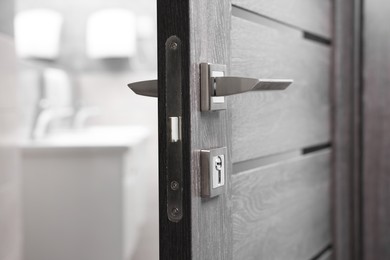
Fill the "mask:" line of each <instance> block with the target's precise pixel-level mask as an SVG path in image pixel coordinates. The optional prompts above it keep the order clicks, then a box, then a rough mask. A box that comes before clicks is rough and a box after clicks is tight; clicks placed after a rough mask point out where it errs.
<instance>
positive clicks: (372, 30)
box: [363, 0, 390, 260]
mask: <svg viewBox="0 0 390 260" xmlns="http://www.w3.org/2000/svg"><path fill="white" fill-rule="evenodd" d="M389 16H390V2H389V1H385V0H372V1H365V2H364V17H365V19H364V34H363V35H364V54H363V55H364V110H363V116H364V126H363V147H364V155H363V160H364V161H363V180H364V182H363V183H364V184H363V185H364V186H363V192H364V194H363V221H364V222H363V227H364V229H363V241H364V248H363V252H364V259H369V260H381V259H390V203H389V202H390V160H389V158H390V109H389V104H390V88H389V85H390V74H389V72H390V55H389V53H390V27H389V25H388V24H389Z"/></svg>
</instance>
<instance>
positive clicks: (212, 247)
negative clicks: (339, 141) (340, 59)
mask: <svg viewBox="0 0 390 260" xmlns="http://www.w3.org/2000/svg"><path fill="white" fill-rule="evenodd" d="M331 3H332V1H330V0H304V1H287V0H276V1H275V0H274V1H270V0H232V1H231V0H212V1H210V0H171V1H158V3H157V10H158V39H159V42H158V52H159V55H158V71H159V72H158V103H159V160H160V162H159V164H160V167H159V176H160V177H159V188H160V190H159V194H160V259H162V260H168V259H169V260H172V259H180V260H183V259H194V260H195V259H196V260H209V259H210V260H215V259H229V260H230V259H240V260H241V259H245V260H250V259H266V260H272V259H286V260H292V259H300V260H309V259H330V257H331V253H332V252H331V251H332V250H331V248H332V241H331V234H330V233H331V232H330V230H331V228H330V154H331V151H332V148H331V147H332V146H331V134H330V129H331V126H330V116H331V115H330V111H331V104H330V98H329V96H330V76H331V75H330V74H331V71H330V68H331V51H332V35H331V31H332V30H331V16H332V14H331V11H332V6H331ZM201 63H212V64H222V65H226V67H227V71H226V74H225V76H226V75H229V76H237V77H249V78H270V79H275V78H276V79H293V80H294V82H293V84H292V85H291V86H290V87H289V88H287V89H286V90H284V91H265V92H248V93H243V94H237V95H232V96H229V97H226V101H227V109H226V110H220V111H209V112H202V111H201V101H200V100H201V93H200V92H201V87H200V85H201V75H200V74H201V71H200V64H201ZM173 118H177V120H179V121H181V123H178V124H176V123H175V122H176V121H175V120H176V119H175V120H173ZM172 125H175V126H177V127H179V128H178V129H179V130H178V131H179V132H181V134H180V133H176V132H175V134H174V135H175V137H173V132H174V131H173V130H172ZM220 147H226V148H227V154H226V157H225V183H224V186H223V191H222V194H220V195H218V196H216V197H214V198H209V199H207V198H203V197H202V181H204V180H202V170H201V158H200V157H201V151H202V150H207V149H212V148H220ZM175 178H178V179H175ZM173 181H175V182H174V183H173ZM173 184H174V185H173ZM175 203H176V204H175Z"/></svg>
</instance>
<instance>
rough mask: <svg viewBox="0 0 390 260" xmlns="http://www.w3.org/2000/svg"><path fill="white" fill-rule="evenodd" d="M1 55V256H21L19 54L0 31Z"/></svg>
mask: <svg viewBox="0 0 390 260" xmlns="http://www.w3.org/2000/svg"><path fill="white" fill-rule="evenodd" d="M0 16H1V13H0ZM0 57H1V58H0V82H1V84H0V260H19V259H21V241H22V239H21V219H20V217H21V214H20V194H19V192H20V179H19V173H18V157H19V154H18V151H17V148H16V141H17V135H18V129H17V126H18V110H17V101H16V80H17V78H16V57H15V54H14V43H13V39H12V37H11V36H10V35H8V34H4V33H3V32H0Z"/></svg>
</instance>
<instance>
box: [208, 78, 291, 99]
mask: <svg viewBox="0 0 390 260" xmlns="http://www.w3.org/2000/svg"><path fill="white" fill-rule="evenodd" d="M214 81H215V92H214V96H230V95H235V94H241V93H245V92H248V91H265V90H284V89H286V88H287V87H288V86H289V85H290V84H291V83H292V82H293V81H292V80H290V79H253V78H241V77H215V78H214Z"/></svg>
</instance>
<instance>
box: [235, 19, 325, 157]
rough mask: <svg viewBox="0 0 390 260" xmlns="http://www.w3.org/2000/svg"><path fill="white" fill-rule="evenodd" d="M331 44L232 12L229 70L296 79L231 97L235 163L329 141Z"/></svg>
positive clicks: (243, 75)
mask: <svg viewBox="0 0 390 260" xmlns="http://www.w3.org/2000/svg"><path fill="white" fill-rule="evenodd" d="M330 66H331V48H330V47H329V46H325V45H322V44H315V43H313V42H311V41H305V40H303V39H302V38H297V37H290V36H289V35H286V34H285V33H283V32H280V31H278V30H274V29H272V28H270V27H267V26H263V25H260V24H257V23H252V22H248V21H247V20H243V19H241V18H238V17H234V16H233V17H232V29H231V62H230V74H231V75H239V76H241V77H251V78H271V79H272V78H274V79H293V80H294V82H293V84H291V86H289V88H288V89H286V90H284V91H265V92H249V93H244V94H240V95H234V96H229V97H228V112H229V113H230V114H231V117H230V118H231V125H232V129H233V131H232V148H233V153H232V159H233V163H236V162H241V161H247V160H251V159H254V158H259V157H264V156H267V155H272V154H278V153H284V152H287V151H293V150H300V149H302V147H310V146H313V145H317V144H322V143H329V142H330V109H331V106H330V98H329V95H330V93H329V91H330V81H329V80H330Z"/></svg>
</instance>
